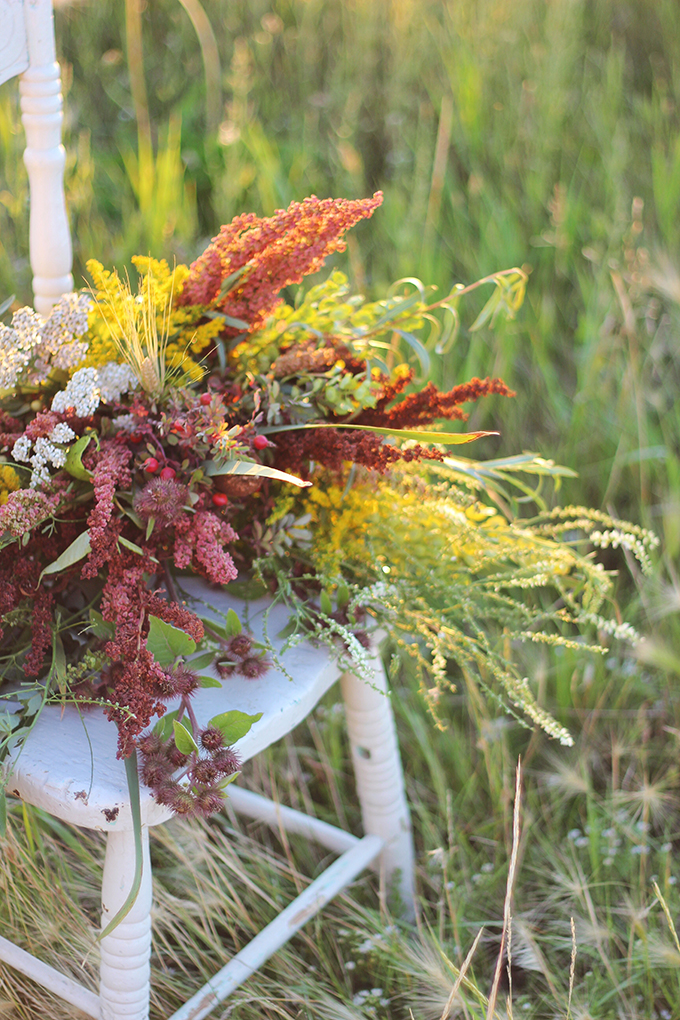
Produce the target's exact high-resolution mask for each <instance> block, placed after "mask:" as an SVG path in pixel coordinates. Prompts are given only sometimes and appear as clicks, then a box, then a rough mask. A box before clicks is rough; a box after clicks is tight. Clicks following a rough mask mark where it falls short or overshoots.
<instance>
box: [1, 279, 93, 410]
mask: <svg viewBox="0 0 680 1020" xmlns="http://www.w3.org/2000/svg"><path fill="white" fill-rule="evenodd" d="M91 307H92V301H91V299H90V298H89V297H88V295H87V294H81V293H73V294H65V295H64V297H62V298H61V300H60V301H58V302H57V304H56V305H55V306H54V308H53V309H52V312H51V313H50V316H49V318H48V319H44V318H43V317H42V315H38V313H37V312H34V311H33V309H32V308H20V309H19V311H18V312H15V313H14V316H13V317H12V325H11V326H1V325H0V388H1V389H6V390H7V389H12V388H13V387H14V386H16V385H17V383H18V382H19V381H20V380H21V378H22V376H24V375H25V376H26V382H28V383H30V384H31V385H37V384H39V383H41V382H44V381H45V379H47V377H48V376H49V374H50V372H51V370H52V369H53V368H59V369H63V370H64V371H68V370H70V369H72V368H74V367H75V365H77V364H78V363H79V362H80V361H82V360H83V358H84V357H85V355H86V354H87V343H85V342H82V341H80V340H79V338H80V337H81V336H82V335H83V333H85V332H86V330H87V317H88V313H89V311H90V309H91Z"/></svg>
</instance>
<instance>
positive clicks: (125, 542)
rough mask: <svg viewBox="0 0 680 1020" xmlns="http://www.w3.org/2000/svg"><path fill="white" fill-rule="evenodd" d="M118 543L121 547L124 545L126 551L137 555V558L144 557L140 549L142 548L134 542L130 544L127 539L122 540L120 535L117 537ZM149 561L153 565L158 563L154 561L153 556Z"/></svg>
mask: <svg viewBox="0 0 680 1020" xmlns="http://www.w3.org/2000/svg"><path fill="white" fill-rule="evenodd" d="M118 541H119V542H120V544H121V545H124V546H125V548H126V549H129V550H130V552H133V553H137V555H138V556H144V555H145V552H144V550H143V549H142V547H141V546H140V545H137V544H136V543H135V542H131V541H130V539H129V538H124V537H123V536H122V535H119V536H118ZM151 559H152V560H153V561H154V563H158V560H157V559H156V557H155V556H152V557H151Z"/></svg>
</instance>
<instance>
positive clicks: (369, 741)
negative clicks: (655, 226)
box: [340, 652, 415, 918]
mask: <svg viewBox="0 0 680 1020" xmlns="http://www.w3.org/2000/svg"><path fill="white" fill-rule="evenodd" d="M372 665H373V669H374V680H373V686H369V684H367V683H365V682H364V681H363V680H360V679H358V678H357V677H356V676H353V675H352V674H351V673H345V674H344V675H343V677H342V678H341V681H340V683H341V688H342V696H343V699H344V702H345V708H346V712H347V730H348V733H349V739H350V745H351V750H352V761H353V763H354V772H355V776H356V784H357V794H358V797H359V803H360V804H361V814H362V819H363V825H364V832H365V833H366V834H367V835H372V836H380V837H381V838H382V839H384V840H385V843H386V845H385V848H384V850H383V852H382V854H381V856H380V864H381V867H382V868H383V869H384V873H385V878H386V879H387V881H388V882H389V881H390V879H392V878H393V877H394V879H395V880H396V883H397V888H398V890H399V893H400V896H401V899H402V903H403V908H404V914H405V915H406V916H407V917H409V918H412V917H413V916H414V914H415V901H414V889H413V864H414V853H413V837H412V833H411V819H410V815H409V809H408V804H407V802H406V793H405V790H404V773H403V770H402V766H401V758H400V757H399V746H398V744H397V735H396V731H395V726H394V716H393V714H392V704H391V702H390V698H389V695H388V693H387V679H386V677H385V671H384V668H383V665H382V661H381V659H380V656H379V654H378V653H377V652H374V655H373V659H372Z"/></svg>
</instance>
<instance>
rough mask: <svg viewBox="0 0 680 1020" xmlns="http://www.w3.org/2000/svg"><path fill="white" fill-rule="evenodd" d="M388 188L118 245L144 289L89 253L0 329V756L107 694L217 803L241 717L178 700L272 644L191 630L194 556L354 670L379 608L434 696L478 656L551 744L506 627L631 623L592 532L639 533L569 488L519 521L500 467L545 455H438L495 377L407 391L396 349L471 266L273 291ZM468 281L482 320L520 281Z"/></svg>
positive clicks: (124, 743) (231, 766) (636, 549)
mask: <svg viewBox="0 0 680 1020" xmlns="http://www.w3.org/2000/svg"><path fill="white" fill-rule="evenodd" d="M380 201H381V195H380V194H377V195H375V196H374V197H373V198H371V199H367V200H365V201H348V200H342V199H341V200H331V199H328V200H324V201H319V200H318V199H316V198H313V197H312V198H309V199H306V200H305V201H304V202H302V203H299V204H298V203H293V204H292V205H291V206H290V207H289V209H288V210H286V211H281V212H278V213H277V214H276V215H275V216H273V217H272V218H269V219H259V218H258V217H256V216H254V215H242V216H239V217H237V218H236V219H235V220H234V221H233V222H232V223H231V224H229V225H228V226H225V227H223V228H222V229H221V231H220V233H219V234H218V235H217V237H215V238H214V240H213V242H212V243H211V244H210V246H209V247H208V248H207V250H206V251H205V252H204V253H203V255H201V257H200V258H199V259H198V260H197V261H196V262H195V263H194V264H193V265H192V266H191V267H190V268H187V267H186V266H177V267H175V268H173V269H170V267H169V266H168V265H167V264H166V263H165V262H158V261H155V260H154V259H151V258H137V259H135V260H134V263H135V267H136V270H137V273H138V275H139V290H138V292H136V293H133V291H132V290H131V287H130V284H129V282H128V281H127V279H126V280H121V279H120V278H119V276H118V275H117V274H116V273H115V272H109V271H107V270H105V269H104V268H103V267H102V266H101V265H100V264H99V263H97V262H90V263H89V265H88V268H89V272H90V274H91V277H92V281H93V283H92V287H91V289H90V291H83V292H80V293H73V294H68V295H66V296H64V297H63V298H62V299H61V300H60V301H59V303H58V304H57V305H56V306H55V308H54V310H53V312H52V314H51V315H50V317H49V318H48V319H47V320H44V319H43V318H42V317H41V316H39V315H37V314H36V313H35V312H33V311H32V310H30V309H28V308H23V309H21V310H20V311H18V312H16V313H15V314H14V317H13V319H12V324H11V326H0V391H1V392H0V450H1V451H2V453H1V456H0V615H1V617H2V639H1V643H0V669H1V672H0V758H1V757H2V756H3V755H6V754H7V753H8V752H11V751H12V750H14V748H16V746H17V745H18V744H20V743H21V741H22V740H23V739H24V737H25V735H26V733H27V731H28V729H29V728H30V726H31V723H32V721H33V720H34V718H35V716H36V714H37V713H38V712H39V711H40V709H41V708H42V707H43V705H45V704H46V703H48V702H55V701H57V702H59V701H61V702H67V701H76V702H78V703H79V704H81V705H82V706H83V707H86V706H89V705H99V706H103V710H104V712H105V713H106V715H107V716H108V717H109V718H110V719H112V720H114V721H115V722H116V724H117V726H118V731H119V755H120V756H121V757H124V758H128V757H129V756H131V755H132V754H133V753H134V752H135V751H136V750H139V751H140V752H141V756H142V770H141V775H142V779H143V780H144V781H145V782H146V783H147V784H148V785H149V786H150V787H151V788H152V789H153V791H154V793H155V796H156V798H157V799H158V800H159V801H160V802H161V803H164V804H167V805H169V806H171V807H172V808H173V809H174V810H175V811H176V812H178V813H182V814H187V813H192V812H201V813H203V814H209V813H210V812H211V811H213V810H215V809H216V808H218V807H219V806H220V804H221V801H222V790H223V787H224V785H225V784H226V783H227V782H228V780H229V778H230V776H232V775H233V774H234V773H235V771H236V770H237V769H238V759H237V757H236V755H235V753H234V752H233V750H232V749H231V748H230V747H229V746H228V745H229V743H230V741H231V740H233V732H234V731H233V727H231V728H230V727H229V726H228V725H224V719H225V718H228V716H229V713H228V709H229V705H228V704H225V706H224V707H225V714H224V716H221V717H218V718H217V719H216V720H213V722H212V723H211V725H209V726H208V727H207V728H204V729H203V730H199V729H198V728H197V726H196V725H195V721H194V715H193V712H192V709H191V698H192V695H193V693H194V692H195V691H196V690H197V688H198V687H199V686H200V684H201V683H209V682H211V681H210V680H209V679H205V678H203V679H201V677H200V676H199V671H205V669H206V668H207V667H208V666H209V665H212V666H214V667H215V669H216V671H217V673H218V675H220V676H221V677H222V678H226V677H228V676H229V675H230V674H233V673H235V672H237V673H240V674H241V675H243V676H245V677H248V678H251V679H253V681H256V680H257V678H258V677H260V676H262V674H263V673H264V672H265V671H266V669H267V667H268V661H267V656H268V655H272V654H274V653H273V650H272V649H270V650H267V649H262V648H260V647H258V646H256V645H255V644H254V643H253V640H252V638H251V637H250V636H249V635H248V634H247V633H245V632H244V631H243V629H242V627H241V624H240V621H238V619H234V618H233V617H234V616H235V614H231V617H232V618H230V619H229V620H227V621H225V627H224V628H222V629H221V630H220V629H219V628H218V629H216V628H215V627H212V628H210V629H209V630H208V629H207V628H206V627H205V626H204V622H203V621H202V620H201V619H199V617H198V616H197V615H196V614H195V613H194V612H193V611H192V608H191V605H190V604H186V603H185V602H183V601H182V599H181V592H180V595H178V585H177V581H178V575H181V574H183V573H185V572H189V573H192V574H194V575H200V576H201V577H203V578H205V579H206V581H207V582H209V583H210V584H213V585H220V586H222V585H230V586H234V585H235V584H243V578H246V579H248V582H249V585H250V588H249V591H250V592H252V590H253V586H255V587H257V588H258V590H259V592H260V593H262V592H269V593H270V594H271V595H272V597H273V598H274V599H283V600H284V601H285V602H286V603H287V604H288V605H289V606H290V608H291V615H292V624H291V627H290V636H289V640H291V641H296V640H300V639H302V638H303V637H305V636H313V637H316V638H325V639H326V640H327V641H329V642H330V643H332V644H333V646H334V647H335V648H336V650H337V654H338V656H339V657H343V658H344V659H346V660H348V662H350V663H353V664H354V667H355V668H356V669H358V670H360V671H361V670H362V669H364V668H365V666H366V660H365V657H364V648H365V646H366V645H367V643H368V639H369V638H368V635H369V632H370V630H371V629H372V628H374V627H375V626H376V625H380V626H383V627H384V626H387V628H388V629H389V630H390V631H391V633H392V634H393V636H394V638H395V640H396V644H397V647H398V648H400V649H401V650H402V651H403V652H404V653H405V654H408V655H411V656H413V658H414V660H415V662H416V664H417V666H418V668H419V670H420V672H421V676H422V678H423V685H422V686H423V691H424V693H425V696H426V698H427V699H428V701H429V703H430V706H431V707H432V708H433V709H434V710H436V707H437V700H438V697H439V693H440V692H441V691H442V690H445V689H446V688H447V687H450V686H451V685H452V683H453V682H455V678H456V674H458V675H459V676H460V675H462V676H463V677H466V676H469V675H472V674H475V675H476V677H477V680H478V681H479V682H481V683H482V685H483V686H485V687H487V688H491V689H492V690H493V691H494V692H495V694H496V695H497V696H501V697H502V698H503V699H504V701H505V703H506V704H507V706H508V707H509V708H510V710H511V711H513V712H518V713H520V714H524V715H526V716H527V717H528V718H529V720H531V721H533V722H535V723H538V724H539V725H541V726H543V727H544V728H545V729H546V730H547V731H548V732H549V733H551V734H552V735H554V736H556V737H558V738H560V739H562V740H568V739H569V737H568V734H567V733H566V732H565V731H564V730H563V729H562V728H561V727H560V726H559V725H558V724H557V723H556V722H555V721H554V720H552V719H551V718H550V716H549V715H548V714H547V713H546V712H545V711H544V710H543V709H542V708H541V707H539V705H538V704H537V703H536V701H535V699H534V697H533V695H532V693H531V690H530V687H529V683H528V680H527V679H526V678H525V677H524V676H523V675H522V671H521V669H520V667H519V666H518V665H517V663H516V662H515V661H514V652H513V648H514V647H515V646H517V644H518V643H521V642H525V641H541V642H548V643H555V644H559V643H561V644H573V643H574V642H575V641H582V638H580V637H579V633H580V631H582V630H584V629H585V630H590V631H592V630H593V629H595V630H598V631H599V632H600V634H602V633H603V632H609V633H610V634H615V635H616V636H622V637H633V636H634V635H633V632H632V631H631V630H630V628H627V627H626V625H619V624H617V623H616V621H611V620H609V619H607V618H605V617H603V616H601V615H600V611H601V606H602V604H603V602H604V601H605V600H606V599H607V598H608V597H609V593H610V587H611V582H610V577H609V576H608V575H607V573H606V572H605V570H604V569H603V568H602V566H601V565H600V564H599V563H597V562H596V561H595V560H594V558H593V556H592V555H591V553H589V551H588V550H589V549H591V550H592V547H593V546H597V545H600V546H604V545H607V544H609V543H611V542H615V543H619V544H623V545H625V546H626V547H627V548H628V549H630V550H631V551H632V552H633V553H634V554H635V555H636V556H637V557H638V558H639V559H640V560H641V562H642V564H643V566H644V565H645V564H646V561H647V549H648V547H649V546H650V545H651V544H652V543H653V538H652V536H650V535H649V534H647V533H645V532H643V531H642V530H640V529H638V528H636V527H634V526H632V525H627V524H622V523H621V522H614V521H612V520H610V519H609V518H606V517H605V516H604V515H601V514H597V513H595V512H588V511H584V510H582V509H581V508H571V507H570V508H567V509H565V510H557V511H552V512H549V511H547V510H546V509H545V508H543V507H542V506H541V503H540V499H539V497H538V496H537V494H536V493H534V495H535V496H536V499H537V500H538V510H539V513H538V516H535V517H533V518H531V519H526V518H525V519H519V518H516V517H515V516H513V513H512V509H511V507H512V502H513V491H517V490H513V485H516V486H517V487H518V491H521V492H522V493H524V494H525V495H526V494H527V493H529V494H531V493H532V492H533V491H534V490H532V488H531V486H527V483H526V482H525V481H521V479H520V476H519V475H518V474H517V472H528V473H529V474H532V473H533V474H534V475H538V476H541V475H545V474H552V475H559V474H560V469H558V468H556V467H555V466H554V465H552V464H551V463H550V462H546V461H544V460H541V459H540V458H538V457H535V456H533V455H523V456H519V457H516V458H510V459H508V460H505V461H498V462H494V463H488V462H487V463H486V464H479V463H475V462H473V461H469V460H465V459H463V458H454V457H451V456H449V453H448V452H447V451H448V448H449V447H451V446H452V445H455V444H458V443H463V442H468V441H470V440H472V439H474V438H476V437H477V436H479V435H482V434H484V433H469V434H465V433H460V432H458V433H456V432H452V431H449V430H445V429H444V430H442V427H441V426H440V430H439V431H428V429H429V427H430V426H431V425H432V424H433V423H436V422H451V421H464V420H465V417H466V415H465V413H464V411H463V410H462V409H461V408H462V405H464V404H467V403H469V402H470V401H475V400H478V399H479V398H481V397H484V396H487V395H489V394H499V395H502V396H506V397H507V396H512V394H511V393H510V391H509V390H508V388H507V386H506V385H505V384H504V383H503V381H502V380H500V379H491V378H487V379H484V380H480V379H472V380H471V381H469V382H466V383H463V384H461V385H459V386H455V387H454V388H453V389H452V390H450V391H449V392H441V391H440V390H438V389H437V388H436V387H435V386H434V385H433V384H432V383H428V384H427V385H425V386H422V387H421V388H417V387H416V386H415V385H414V378H415V374H414V369H413V367H410V366H409V365H408V364H407V363H405V362H404V360H403V355H404V352H407V353H408V355H409V356H415V357H417V358H419V359H420V361H421V363H422V365H423V367H424V368H425V369H426V368H427V364H426V363H427V358H428V348H429V349H431V348H432V346H433V345H435V344H436V345H438V348H439V350H442V349H443V348H444V347H445V346H446V344H447V343H448V342H449V341H450V338H451V334H452V331H453V329H454V327H455V324H456V320H457V304H458V301H459V299H460V297H461V296H462V294H464V293H465V291H466V289H470V288H462V287H458V288H456V289H455V290H454V292H453V293H452V294H450V295H448V296H447V297H446V298H445V299H443V300H440V301H437V302H434V301H432V300H431V297H430V294H429V293H428V291H427V289H426V288H424V287H423V286H422V284H420V283H419V282H418V281H413V280H410V281H401V282H400V283H399V284H398V285H395V287H394V288H393V289H392V291H391V292H390V293H389V294H388V296H387V297H386V298H384V299H383V300H381V301H376V302H367V301H365V300H364V299H363V298H361V297H358V296H352V295H350V293H349V289H348V285H347V280H346V279H345V277H344V276H342V274H340V273H339V272H337V271H336V272H333V273H331V275H330V277H329V278H328V279H327V280H326V282H325V283H322V284H319V285H317V286H314V287H312V288H311V289H310V290H309V291H308V292H307V293H306V294H302V292H301V293H300V294H299V295H298V300H297V301H296V303H295V305H291V304H287V303H285V302H284V300H283V299H282V296H281V293H282V291H283V290H284V288H286V287H291V286H292V285H294V284H299V283H300V282H301V281H302V279H303V277H304V276H306V275H307V274H309V273H313V272H315V271H317V270H318V269H319V268H320V267H321V266H322V265H323V263H324V259H325V258H326V256H328V255H329V254H331V253H332V252H335V251H339V250H341V249H342V247H343V242H342V237H343V234H344V232H345V231H346V230H347V229H348V228H349V227H351V226H352V225H353V224H355V223H356V222H357V221H358V220H360V219H361V218H363V217H370V216H371V215H372V214H373V212H374V210H375V209H376V207H377V206H378V205H379V203H380ZM481 282H490V283H492V284H494V292H493V295H492V298H491V300H490V301H489V303H488V304H487V306H486V308H485V310H484V311H483V312H482V314H481V316H480V318H479V320H478V323H477V325H479V324H480V323H481V322H482V321H485V320H486V319H488V318H489V317H492V316H494V315H496V314H498V313H499V312H501V311H502V310H505V312H507V313H509V314H512V313H513V312H514V311H515V309H516V308H517V307H518V306H519V304H520V303H521V300H522V296H523V289H524V283H525V278H524V275H523V274H522V273H521V272H520V271H518V270H510V271H507V272H505V273H499V274H496V275H495V276H494V277H491V278H489V279H488V281H481ZM475 286H476V285H475ZM437 309H439V310H441V309H443V315H444V322H443V325H442V322H441V321H440V320H439V319H438V318H437V317H436V315H435V314H434V313H435V310H437ZM444 327H445V328H444ZM423 330H427V331H428V332H429V336H428V339H427V341H423V340H422V339H421V337H422V334H423ZM445 333H448V335H445ZM562 473H565V472H564V471H562ZM521 477H525V476H521ZM239 575H241V579H240V580H239V582H237V581H236V579H237V577H238V576H239ZM179 580H181V578H179ZM542 593H543V594H544V596H545V593H547V597H541V595H542ZM168 647H169V648H170V649H171V654H170V655H169V656H168V655H167V654H161V653H160V649H163V648H164V649H166V650H167V648H168ZM194 652H196V653H197V655H198V658H196V657H193V658H192V655H193V653H194ZM199 653H200V654H199ZM213 682H214V681H213ZM227 690H228V688H227ZM169 699H180V707H179V709H178V710H177V711H176V712H174V713H173V720H172V721H173V725H172V726H167V725H164V720H163V716H164V713H165V710H166V705H167V702H168V701H169ZM3 702H4V705H5V707H4V708H3ZM159 720H160V722H159ZM152 725H155V729H150V727H151V726H152ZM229 734H231V737H229Z"/></svg>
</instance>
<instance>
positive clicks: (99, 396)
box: [52, 361, 138, 418]
mask: <svg viewBox="0 0 680 1020" xmlns="http://www.w3.org/2000/svg"><path fill="white" fill-rule="evenodd" d="M137 385H138V382H137V376H136V375H135V374H134V372H133V371H132V369H131V368H130V366H129V365H119V364H117V363H116V362H115V361H110V362H109V363H108V364H106V365H103V366H102V367H101V368H80V369H78V371H77V372H75V373H74V374H73V377H72V378H71V379H70V380H69V382H68V385H67V386H66V389H65V390H61V391H60V392H59V393H57V394H56V395H55V397H54V399H53V401H52V410H53V411H61V412H62V413H63V412H65V411H67V410H68V409H69V408H70V407H72V408H73V410H74V411H75V413H76V414H77V415H78V417H79V418H89V416H90V415H91V414H94V412H95V411H96V410H97V408H98V407H99V405H100V404H101V403H105V404H115V403H118V402H119V401H120V399H121V397H122V395H123V394H124V393H128V392H129V391H130V390H132V389H134V388H135V386H137Z"/></svg>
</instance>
